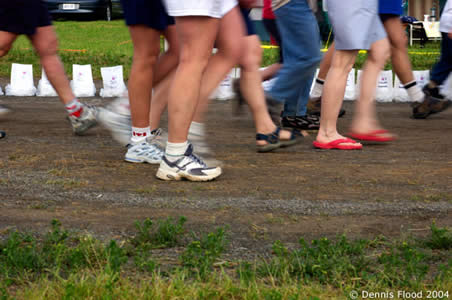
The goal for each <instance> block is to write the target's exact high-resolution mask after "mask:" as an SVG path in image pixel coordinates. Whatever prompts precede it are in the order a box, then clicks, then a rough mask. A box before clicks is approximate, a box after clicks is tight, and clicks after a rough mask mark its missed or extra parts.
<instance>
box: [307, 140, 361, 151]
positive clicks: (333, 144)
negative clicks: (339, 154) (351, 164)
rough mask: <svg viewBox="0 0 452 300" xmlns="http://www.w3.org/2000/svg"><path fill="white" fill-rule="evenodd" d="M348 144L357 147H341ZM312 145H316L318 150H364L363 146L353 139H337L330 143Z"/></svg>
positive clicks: (315, 142) (314, 143)
mask: <svg viewBox="0 0 452 300" xmlns="http://www.w3.org/2000/svg"><path fill="white" fill-rule="evenodd" d="M346 143H347V144H356V145H341V144H346ZM312 144H313V145H314V147H315V148H318V149H338V150H361V149H362V148H363V145H361V144H359V143H358V142H356V141H354V140H352V139H337V140H334V141H331V142H329V143H320V142H317V141H314V142H313V143H312Z"/></svg>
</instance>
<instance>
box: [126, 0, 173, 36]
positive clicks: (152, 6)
mask: <svg viewBox="0 0 452 300" xmlns="http://www.w3.org/2000/svg"><path fill="white" fill-rule="evenodd" d="M121 5H122V9H123V11H124V18H125V21H126V24H127V25H128V26H132V25H146V26H147V27H149V28H152V29H155V30H160V31H164V30H166V29H167V28H168V26H171V25H174V18H173V17H170V16H169V15H168V14H167V12H166V10H165V7H164V6H163V3H162V2H161V1H160V0H152V1H149V0H121Z"/></svg>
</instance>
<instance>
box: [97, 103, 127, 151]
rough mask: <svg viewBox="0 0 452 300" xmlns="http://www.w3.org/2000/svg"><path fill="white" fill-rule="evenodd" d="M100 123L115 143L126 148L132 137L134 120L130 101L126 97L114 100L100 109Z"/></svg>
mask: <svg viewBox="0 0 452 300" xmlns="http://www.w3.org/2000/svg"><path fill="white" fill-rule="evenodd" d="M97 118H98V120H99V123H100V124H101V125H102V126H104V127H105V128H107V129H108V130H109V131H110V133H111V136H112V137H113V139H114V140H115V141H117V142H118V143H120V144H121V145H122V146H126V145H127V144H128V143H129V141H130V138H131V137H132V119H131V116H130V107H129V99H127V98H126V97H122V98H118V99H116V100H114V101H113V102H112V103H111V104H110V105H108V106H107V107H106V108H99V113H98V117H97Z"/></svg>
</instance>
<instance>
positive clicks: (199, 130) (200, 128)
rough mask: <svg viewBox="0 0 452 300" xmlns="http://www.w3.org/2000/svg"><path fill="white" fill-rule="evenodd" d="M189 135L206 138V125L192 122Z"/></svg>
mask: <svg viewBox="0 0 452 300" xmlns="http://www.w3.org/2000/svg"><path fill="white" fill-rule="evenodd" d="M188 133H189V134H193V135H196V136H205V135H206V125H205V124H204V123H198V122H191V124H190V128H189V129H188Z"/></svg>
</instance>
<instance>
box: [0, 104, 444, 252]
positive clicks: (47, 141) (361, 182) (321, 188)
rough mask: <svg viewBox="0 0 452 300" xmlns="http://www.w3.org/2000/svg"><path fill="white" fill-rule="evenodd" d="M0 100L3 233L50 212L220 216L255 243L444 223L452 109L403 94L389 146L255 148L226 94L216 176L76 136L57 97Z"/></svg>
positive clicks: (214, 137)
mask: <svg viewBox="0 0 452 300" xmlns="http://www.w3.org/2000/svg"><path fill="white" fill-rule="evenodd" d="M0 100H1V102H2V103H5V104H8V105H9V106H11V107H12V108H13V110H14V113H13V114H11V115H9V117H8V118H7V119H5V120H1V121H0V129H2V130H5V131H6V132H7V134H8V136H7V137H6V138H5V139H3V140H1V141H0V231H1V230H4V229H6V228H10V227H18V228H22V229H28V230H31V229H34V230H43V229H45V228H48V224H49V222H50V220H51V219H52V218H58V219H60V220H61V221H62V222H63V224H65V225H66V227H72V228H78V229H82V230H88V231H91V232H94V233H96V234H98V235H101V236H105V237H112V236H116V235H120V234H125V233H127V232H128V231H129V230H131V229H132V224H133V221H134V220H136V219H143V218H145V217H166V216H168V215H173V216H178V215H185V216H187V217H188V220H189V223H188V226H189V228H190V229H194V230H202V231H207V230H211V229H213V228H214V227H215V226H218V225H220V224H221V225H223V224H227V225H229V228H230V231H231V235H232V237H233V241H234V243H237V245H238V248H240V247H242V248H247V249H248V248H249V249H251V248H255V249H261V247H262V246H266V245H268V244H269V243H270V242H272V241H274V240H275V239H282V240H285V241H287V242H296V240H297V239H298V238H299V237H301V236H304V237H307V238H315V237H320V236H334V235H336V234H340V233H344V232H346V233H347V234H349V235H351V236H367V237H371V236H375V235H378V234H385V235H389V236H400V235H401V234H409V233H415V234H422V233H423V232H426V229H427V228H428V226H429V225H430V224H431V222H432V220H433V219H435V220H436V222H437V223H438V224H439V225H442V226H452V187H451V183H452V150H451V149H452V110H450V111H448V112H445V113H443V114H440V115H437V116H433V117H431V118H430V119H428V120H413V119H410V118H409V112H410V107H409V105H408V104H393V103H391V104H381V105H379V106H378V111H379V113H380V116H381V120H382V122H383V124H384V125H385V126H386V127H387V128H390V129H392V130H393V131H394V132H395V133H397V134H398V135H399V136H400V139H399V140H398V141H397V142H395V143H394V144H391V145H386V146H378V145H373V146H367V147H365V149H364V150H363V151H352V152H347V151H342V152H341V151H318V150H314V149H313V148H312V139H313V136H312V135H311V137H307V138H305V141H304V142H303V143H302V144H300V145H299V146H297V147H295V148H291V149H287V150H279V151H277V152H275V153H269V154H257V153H256V152H255V151H254V142H253V138H254V135H255V132H254V131H253V125H252V122H251V119H250V117H249V116H242V117H231V107H230V103H226V102H215V103H214V104H213V105H212V106H211V112H210V114H209V125H210V126H209V133H210V135H209V136H210V140H211V142H212V145H213V148H214V149H215V151H216V153H217V157H218V158H219V159H220V160H222V161H223V162H224V165H225V167H224V175H223V176H222V177H221V178H220V179H219V180H217V181H214V182H212V183H188V182H169V183H168V182H161V181H158V180H157V179H156V178H155V172H156V170H157V166H151V165H134V164H129V163H125V162H123V161H122V158H123V155H124V149H123V148H122V147H120V146H118V145H117V144H116V143H115V142H114V141H113V140H112V139H111V138H110V136H109V135H108V133H107V131H105V130H104V129H102V128H96V129H94V130H92V131H91V132H89V134H87V136H84V137H75V136H73V135H72V134H71V130H70V128H69V126H68V124H67V121H66V120H65V113H64V109H63V107H62V106H61V105H60V104H59V102H57V100H56V99H55V98H36V97H27V98H18V97H2V98H1V99H0ZM86 101H88V102H90V103H93V104H104V103H106V102H107V101H108V100H101V99H98V98H95V99H88V100H86ZM346 108H347V114H346V116H345V118H343V119H341V121H340V127H341V128H342V129H343V131H346V129H347V125H348V124H349V122H350V117H351V109H352V105H351V103H347V104H346ZM165 123H166V122H164V124H165Z"/></svg>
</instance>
